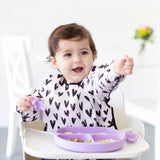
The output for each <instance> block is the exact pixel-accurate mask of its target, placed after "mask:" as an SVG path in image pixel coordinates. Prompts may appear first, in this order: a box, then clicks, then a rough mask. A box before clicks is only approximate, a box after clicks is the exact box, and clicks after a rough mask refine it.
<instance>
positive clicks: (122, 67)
mask: <svg viewBox="0 0 160 160" xmlns="http://www.w3.org/2000/svg"><path fill="white" fill-rule="evenodd" d="M132 70H133V59H132V58H131V57H129V56H128V55H124V56H123V57H121V58H119V59H118V60H117V61H115V62H114V63H113V71H114V72H115V73H116V74H118V75H129V74H132Z"/></svg>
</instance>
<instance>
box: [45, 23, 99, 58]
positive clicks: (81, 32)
mask: <svg viewBox="0 0 160 160" xmlns="http://www.w3.org/2000/svg"><path fill="white" fill-rule="evenodd" d="M72 38H77V39H76V40H77V41H79V40H81V39H85V38H87V39H88V40H89V46H90V49H91V51H92V54H93V59H94V60H95V59H96V57H97V50H96V46H95V43H94V41H93V39H92V36H91V33H90V32H89V31H88V30H87V29H86V28H84V27H83V26H81V25H78V24H76V23H70V24H65V25H61V26H59V27H57V28H56V29H55V30H54V31H53V32H52V33H51V35H50V36H49V39H48V48H49V51H50V55H49V56H48V57H47V59H48V60H49V61H50V58H51V57H55V54H56V51H57V48H58V43H59V41H60V40H67V39H72Z"/></svg>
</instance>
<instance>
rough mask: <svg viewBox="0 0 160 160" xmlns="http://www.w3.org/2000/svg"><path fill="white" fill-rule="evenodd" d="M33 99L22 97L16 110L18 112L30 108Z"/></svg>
mask: <svg viewBox="0 0 160 160" xmlns="http://www.w3.org/2000/svg"><path fill="white" fill-rule="evenodd" d="M32 100H33V99H32V98H31V97H30V96H26V95H25V96H22V97H21V98H20V100H19V102H18V108H19V110H20V111H27V110H29V109H30V108H31V106H32V104H31V103H30V102H31V101H32Z"/></svg>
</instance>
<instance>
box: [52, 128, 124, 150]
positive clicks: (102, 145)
mask: <svg viewBox="0 0 160 160" xmlns="http://www.w3.org/2000/svg"><path fill="white" fill-rule="evenodd" d="M55 143H56V145H57V146H59V147H61V148H63V149H66V150H70V151H74V152H85V153H100V152H111V151H115V150H119V149H121V148H122V147H123V144H124V134H123V133H122V132H120V131H118V130H116V129H113V128H109V127H64V128H61V129H59V130H57V132H56V133H55Z"/></svg>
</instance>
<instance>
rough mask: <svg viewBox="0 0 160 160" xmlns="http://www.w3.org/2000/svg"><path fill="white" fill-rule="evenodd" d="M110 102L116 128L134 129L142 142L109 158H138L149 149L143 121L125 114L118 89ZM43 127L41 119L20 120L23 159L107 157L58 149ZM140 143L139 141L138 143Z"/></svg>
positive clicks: (102, 154) (52, 135)
mask: <svg viewBox="0 0 160 160" xmlns="http://www.w3.org/2000/svg"><path fill="white" fill-rule="evenodd" d="M110 104H111V105H112V106H113V107H114V113H115V120H116V123H117V127H118V129H119V130H123V129H126V128H132V129H134V130H135V131H136V132H137V133H138V134H139V135H140V139H141V140H142V144H143V145H142V146H139V148H138V149H139V150H138V149H137V148H134V149H133V147H132V149H130V150H129V151H128V153H127V146H126V149H125V151H124V150H123V151H122V152H121V151H120V152H117V153H115V152H113V154H114V155H115V157H111V158H120V159H121V160H122V159H123V158H124V159H127V158H135V157H137V158H138V159H139V160H140V158H141V156H142V155H144V154H145V153H146V152H147V151H148V149H149V145H148V144H147V142H145V141H144V140H143V138H144V132H145V129H144V124H143V122H141V121H140V120H138V119H135V118H132V117H130V116H127V115H126V114H125V111H124V95H123V92H122V91H121V90H120V89H117V90H116V91H114V92H113V93H112V94H111V101H110ZM31 128H32V129H31ZM33 129H36V130H33ZM43 129H44V124H43V122H42V121H37V122H21V126H20V135H21V139H22V146H23V150H24V152H25V156H24V160H40V158H41V157H42V156H47V158H53V159H56V158H60V159H70V158H73V159H95V158H97V159H105V158H108V157H104V156H105V153H100V154H99V153H97V154H96V153H92V154H87V153H75V152H67V151H65V150H62V149H61V150H60V149H59V148H57V147H56V146H55V145H54V134H52V133H47V132H44V131H43ZM40 130H41V131H40ZM140 144H141V142H139V144H138V145H140ZM42 145H43V147H42ZM135 147H137V145H135ZM48 150H50V151H48ZM133 150H134V151H133ZM106 154H107V153H106ZM109 154H112V153H109ZM29 155H31V156H29ZM123 155H125V157H123ZM99 156H100V157H99ZM112 156H113V155H112ZM132 156H133V157H132ZM36 157H37V158H36ZM38 157H39V158H38ZM126 157H127V158H126ZM109 158H110V157H109Z"/></svg>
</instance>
